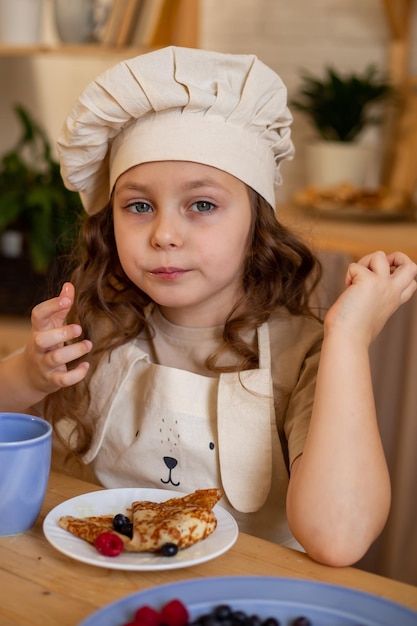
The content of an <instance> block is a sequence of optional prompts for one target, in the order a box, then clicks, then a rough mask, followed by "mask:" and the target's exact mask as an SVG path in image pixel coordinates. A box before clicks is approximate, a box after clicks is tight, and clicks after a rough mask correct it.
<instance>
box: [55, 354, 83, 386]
mask: <svg viewBox="0 0 417 626" xmlns="http://www.w3.org/2000/svg"><path fill="white" fill-rule="evenodd" d="M89 367H90V364H89V363H87V361H83V362H82V363H79V364H78V365H77V366H76V367H74V368H73V369H71V370H63V371H56V372H54V374H53V375H52V383H53V385H54V387H58V388H61V387H71V386H72V385H76V384H77V383H79V382H81V381H82V380H84V378H85V377H86V375H87V372H88V370H89Z"/></svg>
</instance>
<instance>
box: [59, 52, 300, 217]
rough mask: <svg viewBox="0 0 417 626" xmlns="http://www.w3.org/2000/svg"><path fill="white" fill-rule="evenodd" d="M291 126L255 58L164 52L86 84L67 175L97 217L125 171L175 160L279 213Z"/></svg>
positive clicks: (269, 76) (280, 94) (69, 136)
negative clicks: (220, 175) (221, 176)
mask: <svg viewBox="0 0 417 626" xmlns="http://www.w3.org/2000/svg"><path fill="white" fill-rule="evenodd" d="M291 122H292V117H291V114H290V112H289V110H288V108H287V91H286V88H285V85H284V84H283V82H282V80H281V79H280V78H279V76H278V75H277V74H276V73H275V72H274V71H273V70H271V69H270V68H269V67H267V66H266V65H264V64H263V63H262V62H261V61H259V59H257V57H256V56H254V55H238V54H222V53H218V52H209V51H206V50H194V49H192V48H178V47H173V46H171V47H167V48H162V49H159V50H156V51H153V52H149V53H146V54H143V55H140V56H138V57H135V58H132V59H129V60H126V61H122V62H121V63H118V64H117V65H115V66H114V67H112V68H111V69H109V70H107V71H105V72H104V73H103V74H101V75H100V76H99V77H98V78H97V79H96V80H94V81H93V82H92V83H90V84H89V85H88V86H87V87H86V89H85V90H84V92H83V93H82V94H81V96H80V97H79V99H78V101H77V102H76V104H75V106H74V107H73V109H72V111H71V112H70V114H69V116H68V117H67V119H66V122H65V124H64V127H63V130H62V132H61V134H60V137H59V139H58V144H57V148H58V154H59V159H60V163H61V174H62V177H63V180H64V182H65V184H66V186H67V187H68V188H69V189H72V190H74V191H78V192H80V195H81V199H82V202H83V205H84V207H85V209H86V211H87V212H88V213H90V214H92V213H96V212H97V211H99V210H100V209H102V208H103V207H104V206H105V205H106V204H107V202H108V201H109V198H110V195H111V192H112V189H113V186H114V184H115V182H116V180H117V178H118V177H119V176H120V175H121V174H122V173H123V172H125V171H126V170H128V169H129V168H131V167H133V166H134V165H139V164H140V163H147V162H151V161H171V160H175V161H193V162H197V163H202V164H204V165H211V166H213V167H216V168H218V169H221V170H224V171H225V172H227V173H229V174H232V175H233V176H235V177H236V178H238V179H240V180H241V181H243V182H244V183H246V184H247V185H249V186H250V187H252V188H253V189H254V190H255V191H257V192H258V193H259V194H260V195H261V196H263V197H264V198H265V199H266V200H267V202H269V204H271V206H273V207H274V206H275V192H274V187H275V185H277V184H279V183H280V182H281V177H280V174H279V164H280V162H281V161H282V160H283V159H285V158H291V157H292V156H293V152H294V148H293V144H292V142H291V138H290V128H289V127H290V124H291Z"/></svg>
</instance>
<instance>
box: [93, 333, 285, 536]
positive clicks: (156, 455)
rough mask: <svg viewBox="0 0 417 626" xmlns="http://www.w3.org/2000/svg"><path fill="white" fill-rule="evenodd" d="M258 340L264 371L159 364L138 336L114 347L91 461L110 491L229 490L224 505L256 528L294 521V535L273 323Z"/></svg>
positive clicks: (100, 382)
mask: <svg viewBox="0 0 417 626" xmlns="http://www.w3.org/2000/svg"><path fill="white" fill-rule="evenodd" d="M258 343H259V368H258V369H256V370H247V371H244V372H236V373H235V372H233V373H226V374H221V375H220V376H219V377H218V378H215V377H213V378H212V377H206V376H201V375H198V374H195V373H192V372H188V371H185V370H180V369H175V368H172V367H165V366H162V365H156V364H153V363H151V362H150V360H149V357H148V355H147V354H146V353H144V352H143V351H142V350H140V349H139V348H138V346H136V345H135V343H134V342H132V343H130V344H128V345H127V346H122V347H121V348H119V349H117V350H115V351H114V352H113V353H112V355H111V359H110V362H108V363H107V362H106V363H102V364H101V365H100V367H99V368H98V370H97V372H96V374H95V376H94V378H93V380H92V383H91V384H92V388H91V395H92V397H95V398H97V402H96V404H95V412H96V414H97V415H98V416H99V418H98V420H97V429H96V433H95V438H94V441H93V444H92V447H91V448H90V450H89V452H88V453H87V454H86V455H85V457H84V462H85V463H93V466H94V471H95V474H96V476H97V478H98V480H99V481H100V482H101V483H102V484H103V485H104V486H106V487H108V488H117V487H150V488H157V489H160V488H166V489H174V490H177V491H179V492H184V493H190V492H192V491H194V490H195V489H206V488H210V487H221V488H222V489H223V492H224V494H225V498H224V499H223V500H222V502H221V504H222V505H225V508H228V509H229V510H230V511H231V512H232V514H233V515H234V516H235V517H236V518H237V519H238V522H239V518H240V519H242V520H243V519H245V520H246V522H247V523H245V526H244V529H245V530H246V531H247V532H253V534H261V535H262V533H259V532H256V528H257V527H258V526H259V524H260V527H261V528H265V529H267V528H268V530H265V532H264V533H263V534H264V535H265V536H267V537H268V538H275V535H274V533H273V531H271V529H270V526H271V518H270V515H271V514H272V515H274V517H275V519H276V521H277V524H278V525H279V526H283V525H284V526H285V529H284V530H285V532H284V537H283V539H284V541H285V539H286V538H289V532H288V529H287V527H286V522H285V495H286V490H287V486H288V470H287V468H286V466H285V462H284V458H283V454H282V450H281V446H280V443H279V438H278V434H277V430H276V425H275V413H274V403H273V395H272V378H271V369H270V345H269V331H268V325H267V323H265V324H263V325H262V326H260V327H259V328H258ZM259 513H261V515H260V516H259ZM240 514H242V515H240ZM247 524H249V526H248V525H247ZM281 539H282V538H281ZM281 539H280V540H281Z"/></svg>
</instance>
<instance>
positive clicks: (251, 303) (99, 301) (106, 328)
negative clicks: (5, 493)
mask: <svg viewBox="0 0 417 626" xmlns="http://www.w3.org/2000/svg"><path fill="white" fill-rule="evenodd" d="M249 194H250V200H251V207H252V225H251V232H250V234H249V239H248V241H249V244H248V250H247V260H246V264H245V268H244V273H243V287H244V295H243V296H242V297H241V299H240V300H239V302H237V303H236V304H235V306H234V308H233V310H232V311H231V312H230V314H229V316H228V318H227V320H226V322H225V326H224V331H223V345H222V346H220V348H219V349H218V350H217V351H216V352H215V353H214V354H212V355H210V357H209V358H208V359H207V362H206V365H207V367H208V369H209V370H211V371H214V372H218V373H220V372H224V371H240V370H244V369H254V368H256V367H258V364H259V359H258V357H259V355H258V348H257V346H254V345H252V344H249V343H247V341H245V340H244V338H243V336H244V335H245V336H247V333H248V331H251V330H255V329H256V328H257V327H258V326H259V325H260V324H262V323H263V322H265V321H266V320H267V319H268V318H269V317H270V315H271V314H272V313H273V312H274V311H275V310H276V309H277V308H279V307H285V308H286V309H287V310H288V311H289V312H290V313H291V314H293V315H308V316H314V314H313V312H312V311H311V309H310V306H309V296H310V293H311V291H312V289H313V287H314V286H315V285H316V283H317V281H318V279H319V275H320V266H319V263H318V261H317V259H316V258H315V257H314V255H313V254H312V252H311V251H310V250H309V248H308V247H307V246H306V245H305V244H304V243H303V242H302V241H301V240H300V239H299V238H298V237H296V236H295V235H294V234H293V233H292V232H291V231H290V230H289V229H287V228H286V227H285V226H283V225H282V224H280V223H279V222H278V221H277V219H276V217H275V214H274V212H273V210H272V208H271V206H270V205H269V204H268V203H267V202H266V201H265V200H264V199H263V198H262V197H261V196H259V195H258V194H257V193H256V192H254V191H253V190H251V189H250V190H249ZM71 282H73V284H74V286H75V302H74V305H73V307H72V309H71V312H70V314H69V315H68V323H77V324H80V325H81V327H82V328H83V337H86V338H89V339H91V341H92V342H93V350H92V352H91V353H90V355H89V356H88V360H89V362H90V368H89V371H88V375H87V377H86V379H85V380H84V381H82V382H81V383H79V384H77V385H74V386H72V387H67V388H62V389H60V390H59V391H57V392H55V393H54V394H51V395H50V396H49V397H48V398H47V399H46V401H45V415H46V417H47V418H48V419H49V420H50V421H52V423H57V422H59V421H60V419H62V417H64V416H65V417H69V418H71V420H73V423H74V425H75V426H74V428H75V434H76V437H75V440H74V441H76V444H75V445H74V449H73V450H72V451H73V452H74V453H75V454H76V455H78V456H82V455H83V454H84V453H85V452H86V451H87V450H88V448H89V446H90V444H91V440H92V436H93V432H94V423H95V416H94V415H92V414H91V412H90V411H89V407H90V394H89V381H90V380H91V377H92V375H93V374H94V372H95V370H96V368H97V365H98V363H99V361H100V360H101V358H103V357H106V358H110V354H111V352H112V350H114V349H115V348H117V347H118V346H121V345H123V344H125V343H127V342H128V341H130V340H132V339H133V338H134V337H136V336H137V335H138V334H139V333H141V332H146V333H148V335H149V336H151V334H152V329H151V328H150V327H149V325H148V323H147V321H146V317H145V309H146V307H147V306H148V305H149V304H151V303H152V301H151V299H150V298H149V297H148V296H147V294H146V293H144V292H143V291H141V290H140V289H139V288H138V287H136V285H134V284H133V283H132V281H131V280H130V279H129V278H128V277H127V276H126V274H125V273H124V271H123V268H122V267H121V264H120V261H119V257H118V254H117V249H116V242H115V238H114V229H113V212H112V206H111V203H109V204H108V205H107V206H106V207H105V208H104V209H103V210H102V211H100V212H99V213H96V214H94V215H91V216H89V217H87V218H86V219H85V220H84V222H83V224H82V226H81V231H80V240H79V245H78V248H77V253H76V265H75V270H74V271H73V273H72V276H71ZM228 351H231V352H232V353H233V354H234V355H235V362H234V364H233V365H228V366H220V365H219V361H220V357H221V356H222V355H223V354H224V353H225V352H228Z"/></svg>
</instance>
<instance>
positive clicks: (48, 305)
mask: <svg viewBox="0 0 417 626" xmlns="http://www.w3.org/2000/svg"><path fill="white" fill-rule="evenodd" d="M73 302H74V286H73V285H72V284H71V283H65V284H64V285H63V287H62V289H61V293H60V294H59V296H58V297H57V298H52V299H51V300H46V301H45V302H42V303H40V304H38V305H37V306H35V307H34V309H33V311H32V317H31V319H32V331H31V334H30V337H29V341H28V343H27V346H26V348H25V353H24V357H25V362H26V365H27V376H28V378H29V380H30V381H31V385H32V386H33V388H34V389H37V390H38V391H39V392H42V393H44V394H45V395H46V394H49V393H52V392H54V391H57V390H58V389H60V388H61V387H69V386H70V385H74V384H76V383H78V382H80V381H81V380H83V378H85V376H86V374H87V371H88V367H89V364H88V363H87V362H81V363H78V364H77V366H76V367H74V368H72V369H68V367H67V365H68V364H69V363H70V362H72V361H74V360H76V359H80V358H82V357H83V356H85V355H86V354H88V353H89V352H90V350H91V348H92V343H91V341H89V340H88V339H84V340H81V341H75V342H73V340H74V339H77V338H78V337H80V336H81V334H82V328H81V326H79V325H78V324H65V319H66V317H67V315H68V313H69V311H70V309H71V307H72V304H73ZM68 342H70V343H68Z"/></svg>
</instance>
